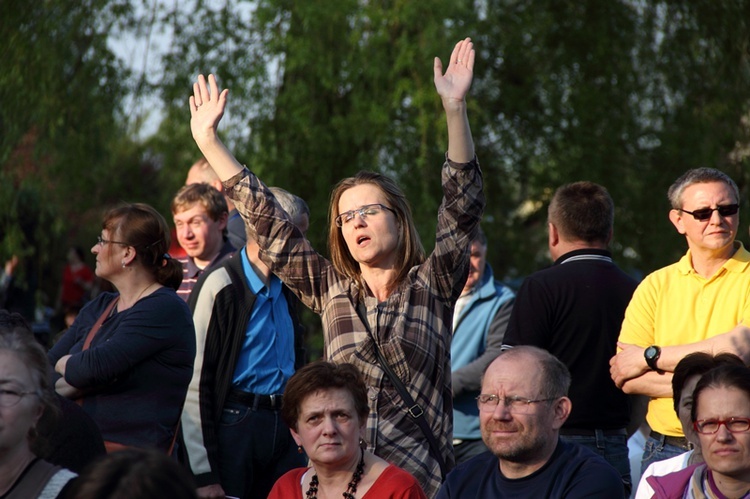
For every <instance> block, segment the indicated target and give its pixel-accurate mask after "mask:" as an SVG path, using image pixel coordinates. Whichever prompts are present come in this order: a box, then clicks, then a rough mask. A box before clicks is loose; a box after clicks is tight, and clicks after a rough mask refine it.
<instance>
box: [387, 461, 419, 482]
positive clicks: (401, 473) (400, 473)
mask: <svg viewBox="0 0 750 499" xmlns="http://www.w3.org/2000/svg"><path fill="white" fill-rule="evenodd" d="M377 481H378V482H381V481H382V482H395V481H397V482H400V483H403V485H404V486H405V487H406V486H410V485H412V484H419V482H417V479H416V478H414V476H413V475H412V474H411V473H409V472H408V471H406V470H404V469H401V468H399V467H398V466H396V465H395V464H389V465H388V466H386V468H385V469H384V470H383V472H382V473H381V474H380V476H379V477H378V479H377Z"/></svg>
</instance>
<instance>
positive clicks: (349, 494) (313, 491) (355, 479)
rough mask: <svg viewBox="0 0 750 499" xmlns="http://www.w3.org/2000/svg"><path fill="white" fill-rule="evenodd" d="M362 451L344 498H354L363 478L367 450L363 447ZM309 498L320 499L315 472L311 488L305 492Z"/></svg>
mask: <svg viewBox="0 0 750 499" xmlns="http://www.w3.org/2000/svg"><path fill="white" fill-rule="evenodd" d="M361 450H362V453H361V455H360V458H359V463H357V469H355V470H354V474H353V475H352V481H351V482H349V487H347V489H346V491H345V492H344V493H343V494H342V495H343V496H344V499H354V494H356V493H357V484H358V483H359V481H360V480H362V474H363V473H364V471H365V450H364V449H361ZM305 497H306V498H307V499H318V474H317V473H316V474H314V475H313V477H312V480H310V488H309V489H307V492H306V493H305Z"/></svg>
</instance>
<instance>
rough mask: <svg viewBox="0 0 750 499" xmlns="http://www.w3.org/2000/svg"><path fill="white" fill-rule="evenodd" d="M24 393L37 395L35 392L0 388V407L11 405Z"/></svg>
mask: <svg viewBox="0 0 750 499" xmlns="http://www.w3.org/2000/svg"><path fill="white" fill-rule="evenodd" d="M26 395H39V394H38V393H37V392H16V391H14V390H0V407H13V406H14V405H16V404H18V403H19V402H20V401H21V399H22V398H23V397H25V396H26Z"/></svg>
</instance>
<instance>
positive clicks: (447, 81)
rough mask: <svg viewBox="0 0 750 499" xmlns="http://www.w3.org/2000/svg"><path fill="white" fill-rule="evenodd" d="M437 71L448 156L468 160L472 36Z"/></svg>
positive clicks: (471, 155)
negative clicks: (443, 111)
mask: <svg viewBox="0 0 750 499" xmlns="http://www.w3.org/2000/svg"><path fill="white" fill-rule="evenodd" d="M434 72H435V89H436V90H437V92H438V95H440V98H441V99H442V100H443V109H445V117H446V119H447V121H448V158H450V159H451V160H452V161H455V162H457V163H468V162H469V161H471V160H472V159H474V141H473V140H472V138H471V129H470V128H469V119H468V117H467V114H466V94H467V93H468V92H469V88H470V87H471V81H472V79H473V78H474V44H473V43H471V39H470V38H466V39H464V40H461V41H460V42H458V43H457V44H456V46H455V47H454V48H453V52H452V53H451V57H450V60H449V61H448V67H447V68H446V69H445V73H443V63H442V62H441V61H440V59H439V58H437V57H435V64H434ZM209 161H210V160H209Z"/></svg>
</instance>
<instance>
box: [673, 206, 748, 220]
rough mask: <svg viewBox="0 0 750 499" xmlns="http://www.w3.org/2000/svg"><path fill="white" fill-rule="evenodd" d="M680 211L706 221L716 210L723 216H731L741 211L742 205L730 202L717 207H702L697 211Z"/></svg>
mask: <svg viewBox="0 0 750 499" xmlns="http://www.w3.org/2000/svg"><path fill="white" fill-rule="evenodd" d="M680 211H681V212H683V213H687V214H688V215H693V218H694V219H696V220H700V221H701V222H705V221H706V220H708V219H709V218H711V215H713V214H714V211H718V212H719V215H721V216H722V217H731V216H732V215H736V214H737V212H738V211H740V205H738V204H728V205H726V206H717V207H716V208H701V209H700V210H695V211H687V210H683V209H680Z"/></svg>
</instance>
